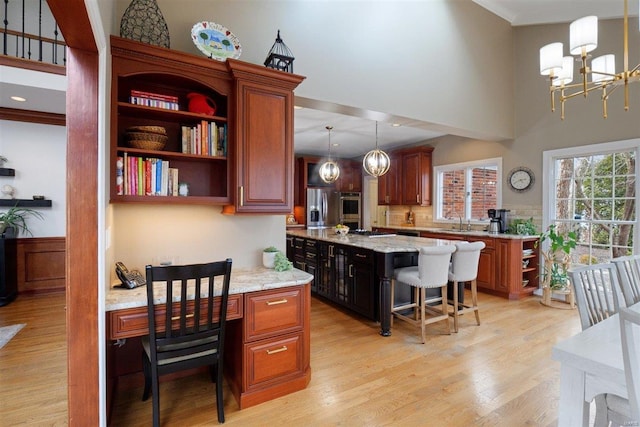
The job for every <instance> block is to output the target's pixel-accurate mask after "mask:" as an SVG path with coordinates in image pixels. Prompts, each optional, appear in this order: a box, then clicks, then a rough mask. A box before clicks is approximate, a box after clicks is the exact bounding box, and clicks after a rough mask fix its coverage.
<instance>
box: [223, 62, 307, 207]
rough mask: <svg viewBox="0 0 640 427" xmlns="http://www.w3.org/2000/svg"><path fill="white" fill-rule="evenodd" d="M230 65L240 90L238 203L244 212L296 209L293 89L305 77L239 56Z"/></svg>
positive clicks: (237, 110)
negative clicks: (253, 62)
mask: <svg viewBox="0 0 640 427" xmlns="http://www.w3.org/2000/svg"><path fill="white" fill-rule="evenodd" d="M227 64H228V66H229V69H230V70H231V74H232V76H233V80H234V89H235V90H234V92H235V95H236V96H235V108H234V111H235V114H233V116H234V117H235V122H234V125H233V127H234V129H235V149H234V150H233V151H232V152H233V153H234V156H235V157H234V166H235V168H234V171H235V173H234V179H233V185H234V189H235V194H234V200H235V203H234V205H233V208H234V210H235V212H238V213H251V212H255V213H284V214H288V213H291V212H292V210H293V189H294V181H293V179H294V160H293V101H294V99H293V90H294V89H295V88H296V87H297V86H298V85H299V84H300V83H301V82H302V80H304V77H302V76H298V75H295V74H290V73H285V72H282V71H276V70H273V69H270V68H266V67H259V66H256V65H253V64H248V63H245V62H242V61H237V60H231V59H228V60H227ZM226 211H228V209H225V212H226Z"/></svg>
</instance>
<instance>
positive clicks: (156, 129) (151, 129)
mask: <svg viewBox="0 0 640 427" xmlns="http://www.w3.org/2000/svg"><path fill="white" fill-rule="evenodd" d="M131 132H141V133H155V134H158V135H166V134H167V130H166V129H165V128H163V127H162V126H131V127H129V128H127V133H131Z"/></svg>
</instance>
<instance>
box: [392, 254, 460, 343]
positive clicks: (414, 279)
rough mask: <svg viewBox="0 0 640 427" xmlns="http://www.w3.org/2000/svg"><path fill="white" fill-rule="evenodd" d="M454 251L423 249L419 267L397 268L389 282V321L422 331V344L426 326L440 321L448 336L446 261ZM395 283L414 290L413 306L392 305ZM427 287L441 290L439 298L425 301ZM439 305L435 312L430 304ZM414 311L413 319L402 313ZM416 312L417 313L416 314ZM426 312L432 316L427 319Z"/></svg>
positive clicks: (419, 256) (447, 270)
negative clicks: (394, 320)
mask: <svg viewBox="0 0 640 427" xmlns="http://www.w3.org/2000/svg"><path fill="white" fill-rule="evenodd" d="M455 250H456V247H455V246H453V245H444V246H423V247H421V248H420V254H419V255H418V265H417V266H416V265H414V266H411V267H402V268H396V269H395V271H394V272H393V280H392V281H391V318H392V319H393V317H394V316H395V317H397V318H398V319H399V320H403V321H405V322H409V323H411V324H414V325H416V326H417V325H420V329H421V332H422V343H423V344H424V341H425V333H424V332H425V325H427V324H430V323H435V322H440V321H445V322H446V324H447V333H449V334H451V326H450V325H449V313H448V308H447V283H448V275H449V262H450V261H451V254H452V253H453V252H454V251H455ZM396 282H400V283H404V284H406V285H409V286H412V287H413V289H414V299H413V301H414V302H412V303H409V304H405V305H402V306H398V307H394V306H393V294H394V287H395V284H396ZM427 288H440V296H439V297H438V296H433V297H430V298H429V299H427V298H426V289H427ZM438 302H440V306H441V309H440V310H438V309H437V308H436V306H433V305H432V304H433V303H438ZM411 308H413V318H411V317H409V316H407V315H405V314H403V313H402V312H403V311H406V310H408V309H411ZM418 309H419V311H418ZM426 312H429V314H431V316H429V317H428V318H427V317H426Z"/></svg>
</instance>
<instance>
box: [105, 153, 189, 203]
mask: <svg viewBox="0 0 640 427" xmlns="http://www.w3.org/2000/svg"><path fill="white" fill-rule="evenodd" d="M116 192H117V194H118V195H124V196H177V195H178V169H177V168H171V167H169V162H168V161H167V160H162V159H156V158H143V157H138V156H129V155H128V154H127V153H124V155H123V156H119V157H118V159H117V161H116Z"/></svg>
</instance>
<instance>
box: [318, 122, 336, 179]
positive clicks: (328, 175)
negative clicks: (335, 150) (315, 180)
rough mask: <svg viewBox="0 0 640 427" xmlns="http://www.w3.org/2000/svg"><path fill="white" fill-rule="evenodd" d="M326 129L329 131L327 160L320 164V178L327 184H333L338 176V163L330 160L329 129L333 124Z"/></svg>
mask: <svg viewBox="0 0 640 427" xmlns="http://www.w3.org/2000/svg"><path fill="white" fill-rule="evenodd" d="M326 129H327V131H329V157H328V158H327V161H326V162H324V163H323V164H322V166H320V171H319V172H320V178H322V180H323V181H324V182H326V183H327V184H333V183H334V182H336V180H337V179H338V177H339V176H340V168H339V167H338V164H337V163H336V162H334V161H333V160H331V129H333V126H327V127H326Z"/></svg>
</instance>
